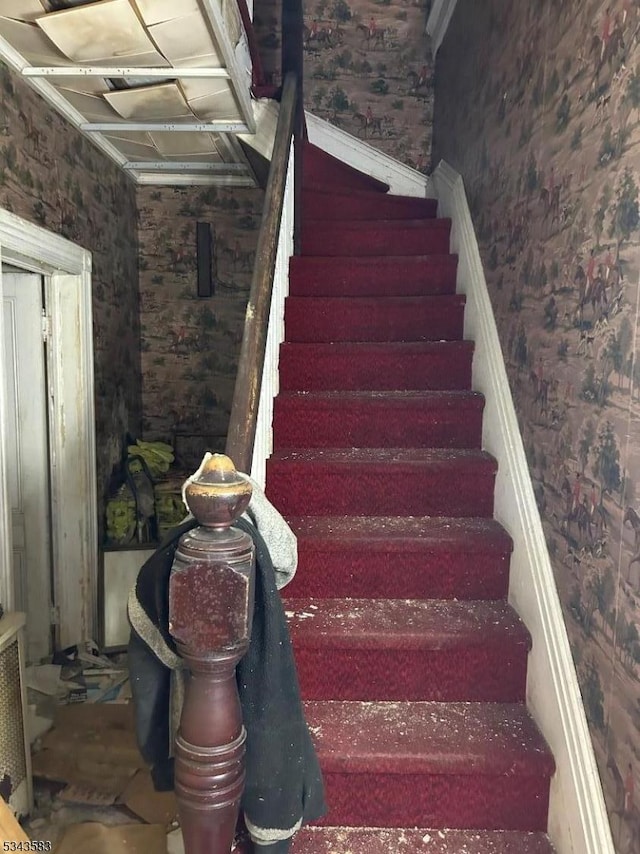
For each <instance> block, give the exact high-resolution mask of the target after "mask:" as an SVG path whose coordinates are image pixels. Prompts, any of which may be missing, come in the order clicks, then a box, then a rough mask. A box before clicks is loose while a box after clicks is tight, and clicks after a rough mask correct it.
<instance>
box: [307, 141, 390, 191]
mask: <svg viewBox="0 0 640 854" xmlns="http://www.w3.org/2000/svg"><path fill="white" fill-rule="evenodd" d="M302 169H303V174H302V184H303V187H305V188H306V189H308V188H315V187H321V188H322V189H328V188H330V187H337V188H341V189H344V188H345V187H349V188H350V189H354V190H369V191H376V192H378V193H387V192H388V191H389V185H388V184H385V183H384V182H383V181H378V180H377V179H376V178H372V177H371V176H370V175H366V174H365V173H364V172H360V171H359V170H358V169H354V168H353V167H351V166H348V165H347V164H346V163H343V162H342V161H341V160H338V158H336V157H332V156H331V155H330V154H327V152H326V151H323V150H322V149H320V148H317V147H316V146H315V145H312V144H311V143H309V142H307V143H305V146H304V150H303V157H302Z"/></svg>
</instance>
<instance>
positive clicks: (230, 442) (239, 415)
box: [226, 72, 298, 472]
mask: <svg viewBox="0 0 640 854" xmlns="http://www.w3.org/2000/svg"><path fill="white" fill-rule="evenodd" d="M297 102H298V83H297V77H296V75H295V74H294V73H293V72H290V73H288V74H287V75H286V77H285V80H284V86H283V90H282V99H281V101H280V112H279V115H278V126H277V129H276V137H275V141H274V144H273V156H272V159H271V168H270V170H269V179H268V181H267V189H266V193H265V202H264V208H263V211H262V221H261V224H260V234H259V237H258V247H257V249H256V258H255V263H254V267H253V276H252V279H251V291H250V293H249V302H248V304H247V312H246V316H245V324H244V334H243V337H242V346H241V349H240V361H239V364H238V373H237V376H236V384H235V389H234V394H233V403H232V406H231V416H230V418H229V429H228V432H227V443H226V453H227V455H228V456H229V457H230V458H231V459H232V460H233V461H234V463H235V465H236V467H237V469H238V470H239V471H243V472H250V471H251V465H252V459H253V446H254V440H255V435H256V424H257V419H258V410H259V404H260V392H261V387H262V375H263V366H264V358H265V351H266V346H267V335H268V330H269V317H270V314H271V301H272V294H273V282H274V272H275V268H276V258H277V252H278V242H279V235H280V225H281V219H282V210H283V205H284V196H285V187H286V181H287V175H288V172H289V162H290V149H291V142H292V139H293V134H294V129H295V118H296V110H297Z"/></svg>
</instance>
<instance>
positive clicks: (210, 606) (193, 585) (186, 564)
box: [169, 454, 254, 854]
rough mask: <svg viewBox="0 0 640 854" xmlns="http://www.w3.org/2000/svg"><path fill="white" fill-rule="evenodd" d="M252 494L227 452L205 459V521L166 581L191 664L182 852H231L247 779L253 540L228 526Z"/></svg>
mask: <svg viewBox="0 0 640 854" xmlns="http://www.w3.org/2000/svg"><path fill="white" fill-rule="evenodd" d="M250 499H251V485H250V484H249V483H248V482H247V481H246V480H243V479H242V478H240V477H239V476H238V473H237V472H236V470H235V468H234V466H233V463H232V462H231V460H230V459H229V458H228V457H225V456H224V455H222V454H214V455H213V456H210V457H208V458H205V461H204V462H203V464H202V466H201V467H200V469H199V470H198V472H196V474H195V475H194V476H193V478H191V479H190V482H189V483H188V485H187V486H186V489H185V500H186V502H187V505H188V507H189V510H190V511H191V513H192V514H193V515H194V517H195V518H196V520H197V521H198V522H199V523H200V526H201V527H199V528H194V529H193V530H191V531H189V532H188V533H187V534H184V535H183V536H182V537H181V539H180V543H179V545H178V549H177V551H176V555H175V561H174V564H173V569H172V571H171V580H170V584H169V630H170V632H171V634H172V636H173V638H174V639H175V641H176V644H177V647H178V652H179V653H180V655H181V656H182V657H183V659H184V661H185V666H186V668H188V673H189V675H188V677H187V683H186V691H185V697H184V704H183V708H182V717H181V719H180V728H179V731H178V737H177V740H176V745H175V791H176V798H177V800H178V806H179V811H180V822H181V825H182V834H183V838H184V848H185V854H229V852H230V851H231V846H232V844H233V838H234V832H235V827H236V821H237V818H238V810H239V807H240V798H241V796H242V792H243V788H244V754H245V740H246V732H245V730H244V727H243V725H242V715H241V710H240V701H239V698H238V689H237V685H236V679H235V670H236V665H237V663H238V661H239V660H240V659H241V658H242V656H243V655H244V654H245V652H246V651H247V647H248V646H249V636H250V632H251V620H252V616H253V589H254V572H253V570H254V548H253V542H252V540H251V538H250V537H249V536H248V535H247V534H245V533H243V532H242V531H239V530H238V529H236V528H231V525H232V524H233V522H234V521H235V520H236V519H237V518H238V517H239V516H240V515H241V514H242V513H243V512H244V510H245V509H246V507H247V505H248V504H249V501H250Z"/></svg>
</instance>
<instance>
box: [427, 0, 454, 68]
mask: <svg viewBox="0 0 640 854" xmlns="http://www.w3.org/2000/svg"><path fill="white" fill-rule="evenodd" d="M457 2H458V0H434V2H433V5H432V7H431V12H430V14H429V19H428V21H427V32H428V33H429V35H430V36H431V47H432V49H433V53H434V56H435V54H436V53H437V52H438V49H439V47H440V45H441V44H442V40H443V39H444V37H445V34H446V32H447V29H448V27H449V24H450V22H451V18H452V17H453V13H454V12H455V9H456V3H457Z"/></svg>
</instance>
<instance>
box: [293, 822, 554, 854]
mask: <svg viewBox="0 0 640 854" xmlns="http://www.w3.org/2000/svg"><path fill="white" fill-rule="evenodd" d="M291 854H554V849H553V847H552V845H551V843H550V842H549V838H548V836H547V835H546V833H526V832H518V831H514V830H450V829H446V830H442V829H437V828H436V829H434V828H430V829H423V828H390V829H389V828H381V827H371V828H361V827H306V828H303V829H302V830H300V832H299V833H298V834H297V835H296V837H295V840H294V843H293V846H292V849H291Z"/></svg>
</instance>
